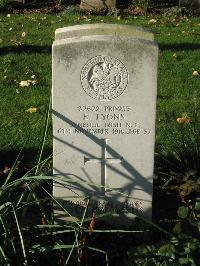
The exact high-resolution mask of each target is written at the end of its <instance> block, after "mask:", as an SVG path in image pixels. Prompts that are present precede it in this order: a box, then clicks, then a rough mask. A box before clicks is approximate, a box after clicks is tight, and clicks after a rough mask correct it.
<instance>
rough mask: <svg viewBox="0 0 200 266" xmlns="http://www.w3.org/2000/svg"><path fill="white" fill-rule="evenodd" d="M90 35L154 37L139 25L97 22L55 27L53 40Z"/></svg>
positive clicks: (146, 38)
mask: <svg viewBox="0 0 200 266" xmlns="http://www.w3.org/2000/svg"><path fill="white" fill-rule="evenodd" d="M90 35H111V36H130V37H135V38H139V39H145V40H151V41H153V39H154V36H153V34H152V33H151V32H149V31H147V30H144V29H143V28H140V27H133V26H129V25H120V24H105V23H98V24H83V25H76V26H71V27H65V28H61V29H57V30H56V32H55V40H61V39H66V38H72V37H80V36H90Z"/></svg>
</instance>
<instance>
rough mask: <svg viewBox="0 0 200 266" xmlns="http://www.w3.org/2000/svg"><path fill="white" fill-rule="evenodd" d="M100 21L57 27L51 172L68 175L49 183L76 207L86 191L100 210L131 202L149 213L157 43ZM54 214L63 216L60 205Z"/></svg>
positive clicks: (134, 30)
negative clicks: (68, 182)
mask: <svg viewBox="0 0 200 266" xmlns="http://www.w3.org/2000/svg"><path fill="white" fill-rule="evenodd" d="M87 27H88V25H87V26H86V28H87ZM99 27H101V26H99V25H91V30H90V29H89V28H87V30H85V28H84V26H83V31H81V29H80V26H74V27H69V31H68V30H67V28H64V30H62V29H59V30H57V31H56V39H57V41H55V42H54V43H53V135H54V141H53V142H54V163H53V164H54V175H55V176H65V177H67V178H70V179H72V180H73V182H72V183H71V185H70V187H69V186H68V187H66V186H63V185H62V182H61V183H60V184H57V183H55V184H54V196H55V197H56V198H57V199H58V200H59V201H60V202H62V203H64V204H67V203H69V202H70V204H71V205H72V206H80V207H81V206H84V204H85V203H84V202H85V198H86V197H90V199H91V202H94V203H95V202H96V203H97V205H98V204H100V205H101V204H104V207H105V206H106V207H105V209H106V210H108V209H109V207H110V209H113V207H114V208H118V206H121V207H123V208H124V207H133V208H135V209H137V210H138V211H140V213H141V214H143V215H144V216H146V217H149V218H151V213H152V186H153V165H154V142H155V114H156V92H157V60H158V47H157V45H156V44H155V42H154V41H153V37H152V34H150V33H147V32H146V31H144V30H141V29H138V28H135V27H131V26H122V25H115V26H114V25H112V26H109V25H106V24H103V25H102V31H103V34H101V33H100V30H99ZM109 27H113V35H111V33H112V32H111V31H110V30H105V29H106V28H107V29H108V28H109ZM117 27H119V28H118V29H117ZM77 28H79V30H78V31H79V34H77ZM95 28H97V29H98V30H97V31H96V32H95ZM109 29H110V28H109ZM139 31H140V33H139ZM70 32H71V35H70ZM91 32H92V34H93V35H91ZM127 32H128V34H127ZM60 34H61V35H60ZM62 34H63V35H62ZM61 37H63V38H65V39H61ZM77 196H78V198H77ZM94 206H96V205H95V204H94ZM121 207H120V208H121ZM78 215H79V214H78V212H77V217H78ZM55 216H56V220H59V219H61V220H62V219H66V217H65V214H63V213H62V212H61V211H60V210H55ZM74 216H76V213H75V214H74Z"/></svg>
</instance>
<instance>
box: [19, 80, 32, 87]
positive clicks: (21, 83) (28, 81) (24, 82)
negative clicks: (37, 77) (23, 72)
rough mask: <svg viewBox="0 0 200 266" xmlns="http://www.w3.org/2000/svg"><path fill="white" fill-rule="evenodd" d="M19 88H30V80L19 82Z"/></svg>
mask: <svg viewBox="0 0 200 266" xmlns="http://www.w3.org/2000/svg"><path fill="white" fill-rule="evenodd" d="M19 86H20V87H28V86H30V80H22V81H20V83H19Z"/></svg>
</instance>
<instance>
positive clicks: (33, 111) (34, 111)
mask: <svg viewBox="0 0 200 266" xmlns="http://www.w3.org/2000/svg"><path fill="white" fill-rule="evenodd" d="M26 112H27V113H30V114H32V113H36V112H37V108H36V107H30V108H28V109H27V110H26Z"/></svg>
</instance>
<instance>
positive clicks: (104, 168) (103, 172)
mask: <svg viewBox="0 0 200 266" xmlns="http://www.w3.org/2000/svg"><path fill="white" fill-rule="evenodd" d="M102 142H103V145H102V158H92V157H90V158H87V157H85V156H84V164H86V163H100V164H101V185H102V192H104V193H105V192H106V190H107V189H106V185H107V164H118V163H122V162H123V158H122V157H121V158H107V150H106V148H107V143H108V139H102Z"/></svg>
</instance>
